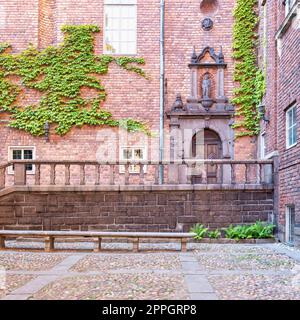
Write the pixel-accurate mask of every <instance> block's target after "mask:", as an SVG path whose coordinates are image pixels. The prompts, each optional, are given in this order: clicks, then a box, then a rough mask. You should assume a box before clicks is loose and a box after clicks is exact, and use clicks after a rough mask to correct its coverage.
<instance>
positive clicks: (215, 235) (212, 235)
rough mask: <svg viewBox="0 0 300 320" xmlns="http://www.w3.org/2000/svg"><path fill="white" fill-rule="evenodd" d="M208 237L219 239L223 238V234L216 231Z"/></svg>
mask: <svg viewBox="0 0 300 320" xmlns="http://www.w3.org/2000/svg"><path fill="white" fill-rule="evenodd" d="M207 235H208V237H209V238H210V239H219V238H220V237H221V232H220V230H219V229H216V230H214V231H209V232H208V233H207Z"/></svg>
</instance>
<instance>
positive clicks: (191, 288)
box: [0, 243, 300, 300]
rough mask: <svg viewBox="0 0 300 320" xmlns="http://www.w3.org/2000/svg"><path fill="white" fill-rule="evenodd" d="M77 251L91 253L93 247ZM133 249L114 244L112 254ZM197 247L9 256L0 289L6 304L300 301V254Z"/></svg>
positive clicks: (268, 248)
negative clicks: (22, 301) (18, 301)
mask: <svg viewBox="0 0 300 320" xmlns="http://www.w3.org/2000/svg"><path fill="white" fill-rule="evenodd" d="M10 245H11V246H13V243H10ZM20 245H21V244H18V246H19V247H20ZM28 245H29V243H26V246H28ZM69 245H70V244H61V247H62V248H68V246H69ZM35 246H36V243H33V244H32V247H33V248H34V247H35ZM77 246H79V247H80V248H81V249H85V250H86V249H91V248H90V244H86V243H78V244H77ZM127 247H128V244H124V245H123V246H122V244H120V243H118V244H116V245H115V247H114V244H109V249H113V248H116V249H118V250H120V249H124V248H126V249H127ZM158 247H159V245H156V246H155V249H156V250H157V248H158ZM190 247H191V248H193V249H194V250H191V251H189V252H188V253H181V252H162V251H160V252H157V251H153V252H145V251H144V252H140V253H138V254H134V253H131V252H109V251H105V252H103V253H91V252H74V251H72V252H70V251H62V252H56V253H50V254H49V253H43V252H29V251H26V252H25V251H22V252H18V251H2V252H0V268H2V270H3V269H5V270H6V289H5V290H3V289H2V290H1V289H0V298H2V299H15V298H16V299H45V300H47V299H73V300H89V299H93V300H94V299H128V300H130V299H156V300H172V299H184V300H186V299H191V298H194V299H215V298H217V299H223V300H226V299H234V300H237V299H238V300H240V299H251V300H252V299H261V300H271V299H286V300H288V299H289V300H290V299H295V300H300V251H299V250H298V251H297V250H296V249H290V248H288V247H286V246H284V245H278V244H271V245H259V246H258V245H244V244H235V245H233V244H220V245H217V244H192V245H191V246H190ZM71 248H72V249H73V245H72V247H71ZM71 248H70V249H71ZM161 248H166V247H165V245H163V244H162V245H161ZM167 248H168V249H172V248H173V249H174V248H177V244H174V245H169V246H168V247H167ZM145 249H146V250H149V249H151V245H148V246H145ZM289 256H292V257H293V258H290V257H289ZM0 287H1V286H0Z"/></svg>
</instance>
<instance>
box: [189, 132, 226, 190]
mask: <svg viewBox="0 0 300 320" xmlns="http://www.w3.org/2000/svg"><path fill="white" fill-rule="evenodd" d="M203 138H204V139H203ZM198 150H201V152H198ZM192 153H193V158H194V159H203V157H204V159H221V158H222V142H221V140H220V138H219V136H218V134H217V133H215V132H214V131H211V130H208V129H205V130H204V135H203V133H202V139H201V138H200V139H199V138H198V137H197V134H196V135H194V137H193V141H192ZM204 170H205V171H206V175H207V183H217V182H218V167H217V166H216V165H210V164H208V165H205V166H204ZM192 181H193V183H195V184H201V183H203V182H204V181H203V177H202V175H194V176H193V177H192Z"/></svg>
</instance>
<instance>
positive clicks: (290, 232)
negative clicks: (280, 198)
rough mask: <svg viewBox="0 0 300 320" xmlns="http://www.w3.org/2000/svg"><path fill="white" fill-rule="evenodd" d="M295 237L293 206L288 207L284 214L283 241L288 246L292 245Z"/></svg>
mask: <svg viewBox="0 0 300 320" xmlns="http://www.w3.org/2000/svg"><path fill="white" fill-rule="evenodd" d="M294 235H295V206H294V205H288V206H287V207H286V214H285V241H286V243H288V244H291V245H292V244H293V243H294Z"/></svg>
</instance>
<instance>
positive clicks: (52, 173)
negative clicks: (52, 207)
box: [50, 163, 56, 185]
mask: <svg viewBox="0 0 300 320" xmlns="http://www.w3.org/2000/svg"><path fill="white" fill-rule="evenodd" d="M55 169H56V164H53V163H52V164H51V165H50V185H55V178H56V177H55V175H56V172H55Z"/></svg>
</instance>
